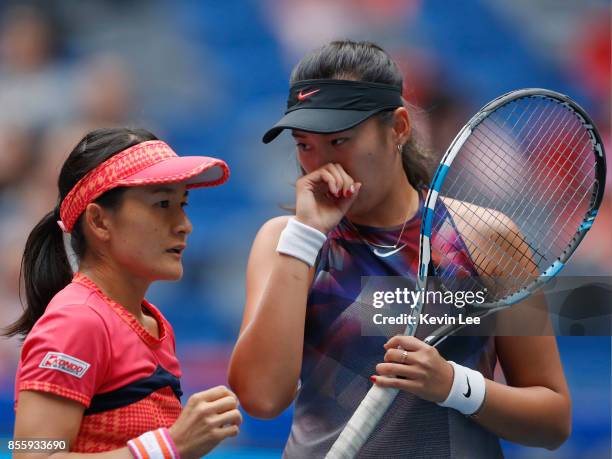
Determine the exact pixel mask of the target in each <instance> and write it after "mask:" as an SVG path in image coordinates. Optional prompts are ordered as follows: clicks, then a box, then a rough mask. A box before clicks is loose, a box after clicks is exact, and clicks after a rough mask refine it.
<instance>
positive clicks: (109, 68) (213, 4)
mask: <svg viewBox="0 0 612 459" xmlns="http://www.w3.org/2000/svg"><path fill="white" fill-rule="evenodd" d="M0 24H1V25H0V146H1V148H0V250H1V251H2V253H3V258H2V260H0V274H1V278H0V298H1V299H2V308H1V311H0V323H2V324H3V325H4V324H6V323H8V322H9V321H11V320H13V319H15V318H16V317H17V314H18V313H19V308H20V307H19V301H18V296H17V276H18V268H19V265H18V263H19V256H20V250H22V247H23V244H24V241H25V237H26V235H27V232H28V231H29V228H31V227H32V226H33V225H34V224H35V223H36V221H37V220H38V219H39V218H40V217H41V216H42V215H43V214H44V213H45V212H47V211H48V210H49V209H51V207H52V206H53V204H54V199H55V198H54V197H55V195H56V191H55V189H54V187H55V183H54V180H55V179H56V176H57V171H58V167H59V164H61V162H62V160H63V158H64V157H65V156H66V155H67V153H68V151H69V150H70V148H71V146H72V145H74V144H75V143H76V142H77V140H78V139H79V138H80V136H81V135H82V134H83V133H84V132H86V131H87V130H88V129H91V128H92V127H96V126H100V125H109V124H129V125H132V126H143V127H147V128H149V129H150V130H152V131H153V132H155V133H156V134H157V135H158V136H159V137H161V138H163V139H165V140H166V141H168V142H169V143H170V144H171V145H172V146H173V147H174V148H175V149H176V150H177V151H178V152H179V154H197V153H201V154H210V155H213V156H217V155H218V156H220V157H222V158H224V159H226V160H227V162H228V163H229V164H230V167H231V169H232V177H231V180H230V182H229V183H228V184H227V185H226V186H223V187H220V188H217V189H211V190H205V191H202V192H198V193H194V194H193V196H192V199H191V201H190V206H189V213H190V216H191V218H192V220H193V222H194V227H195V231H194V233H193V234H192V235H191V237H190V240H189V247H188V250H187V253H186V256H185V276H184V278H183V280H182V281H181V282H179V283H165V284H158V285H155V286H154V287H153V288H152V289H151V291H150V293H149V295H148V296H149V299H150V300H151V301H152V302H153V303H155V304H156V305H158V306H159V307H160V308H161V309H162V310H163V311H164V313H165V314H166V315H167V317H168V318H169V320H170V321H171V322H172V324H173V326H174V328H175V331H176V334H177V338H178V353H179V357H180V359H181V361H182V365H183V373H184V379H183V386H184V390H185V392H186V396H188V395H189V394H190V393H193V392H196V391H199V390H202V389H205V388H208V387H210V386H213V385H216V384H223V383H225V382H226V369H227V361H228V358H229V355H230V352H231V348H232V344H233V342H234V340H235V338H236V336H237V333H238V328H239V324H240V320H241V313H242V307H243V301H244V270H245V266H246V260H247V256H248V251H249V247H250V243H251V241H252V240H253V237H254V236H255V233H256V231H257V229H258V228H259V227H260V225H261V224H262V223H263V222H264V221H265V220H266V219H268V218H270V217H272V216H275V215H278V214H279V213H281V212H282V211H281V209H280V207H279V205H280V204H283V203H287V202H291V200H292V196H293V189H292V183H293V182H294V181H295V178H296V176H297V166H296V163H295V159H294V155H293V149H292V145H291V142H290V140H289V139H288V138H287V137H286V136H284V137H283V138H281V140H280V141H279V142H276V143H274V144H272V145H270V146H264V145H262V144H261V142H260V138H261V135H262V133H263V132H264V131H265V129H266V128H267V127H268V126H269V125H271V124H272V123H274V122H275V121H276V119H277V118H278V116H279V115H280V114H281V113H282V111H283V109H284V104H285V100H286V90H287V79H288V75H289V72H290V70H291V68H292V66H293V65H294V64H295V63H296V62H297V60H299V58H300V56H301V55H302V54H303V53H304V52H305V51H307V50H309V49H311V48H313V47H316V46H318V45H320V44H323V43H325V42H326V41H328V40H330V39H333V38H352V39H368V40H373V41H376V42H378V43H380V44H381V45H382V46H383V47H385V48H386V49H387V50H389V51H390V52H391V53H392V54H393V55H394V57H395V58H396V59H397V60H398V62H400V64H401V66H402V69H403V70H405V73H406V96H407V97H408V99H409V100H410V101H411V102H413V103H415V104H416V105H418V106H419V107H421V109H422V110H420V111H418V114H417V115H416V117H417V126H418V127H419V131H420V132H421V135H422V137H423V138H424V139H425V141H426V142H427V143H428V144H429V146H430V147H431V148H432V150H433V151H434V152H435V153H436V154H441V153H442V152H443V150H444V148H445V146H446V145H448V143H449V142H450V140H451V139H452V137H453V136H454V134H455V133H456V132H457V130H458V129H459V128H460V127H461V126H462V124H463V123H464V122H465V121H466V120H467V119H468V118H469V116H470V115H471V113H472V112H473V111H474V110H476V109H477V108H478V107H479V106H481V105H483V104H484V103H485V102H487V101H488V100H490V99H492V98H493V97H495V96H497V95H499V94H501V93H503V92H506V91H508V90H511V89H515V88H519V87H545V88H550V89H555V90H557V91H560V92H564V93H567V94H570V95H572V96H573V97H574V98H575V99H576V100H578V102H579V103H580V104H582V105H583V106H584V107H585V108H586V109H587V111H589V113H591V114H592V116H593V117H594V119H595V121H596V123H597V124H598V125H599V126H600V128H601V130H602V133H603V137H604V140H605V142H606V146H607V147H608V151H610V150H611V149H610V128H609V126H610V2H609V1H606V0H582V1H581V0H559V1H555V2H553V1H550V0H533V1H529V0H516V1H513V2H507V1H505V0H466V1H461V2H452V1H451V2H448V1H441V0H429V1H425V0H405V1H403V0H378V1H376V0H353V1H349V0H338V1H325V0H288V1H280V0H279V1H275V0H262V1H256V0H224V1H222V2H217V1H212V0H210V1H196V0H187V1H176V2H170V1H162V0H156V1H145V0H142V1H119V0H108V1H90V2H78V1H77V0H65V1H38V2H37V1H28V2H24V1H19V2H17V1H15V2H11V1H6V0H5V1H3V2H1V3H0ZM611 175H612V174H610V173H609V174H608V176H611ZM608 185H610V184H608ZM610 188H611V187H610V186H609V188H608V189H610ZM611 213H612V212H611V209H610V193H608V194H607V200H606V204H605V205H604V209H603V210H602V216H601V218H600V219H599V221H598V222H597V224H596V225H595V226H594V228H593V231H592V233H591V235H590V236H589V239H588V240H587V241H586V242H585V244H584V245H583V247H581V249H580V252H579V253H578V254H577V256H576V258H575V260H573V261H572V264H571V266H570V267H568V269H569V270H570V272H571V273H572V274H576V275H585V276H586V275H608V276H609V275H610V274H612V266H611V261H610V260H612V241H611V239H612V236H611V230H610V229H611V228H612V216H611ZM558 343H559V347H560V351H561V356H562V360H563V365H564V368H565V372H566V376H567V379H568V382H569V385H570V389H571V392H572V397H573V402H574V411H573V433H572V436H571V438H570V439H569V440H568V441H567V443H566V444H565V445H564V446H563V447H562V448H561V449H559V450H558V451H555V452H547V451H544V450H536V449H531V448H524V447H519V446H516V445H511V444H505V445H504V448H505V451H506V454H507V457H510V458H548V457H555V458H574V457H581V458H598V457H609V454H610V432H611V425H610V405H611V400H610V388H611V381H610V374H611V366H610V361H611V356H610V347H611V346H610V344H611V343H610V337H560V338H558ZM18 344H19V343H18V342H17V341H16V340H2V341H1V342H0V359H1V360H0V438H2V437H4V438H10V437H11V435H12V426H13V420H14V417H13V408H12V403H13V383H14V373H15V368H16V362H17V359H18V355H19V354H18V352H19V349H18ZM186 396H185V397H186ZM185 399H186V398H185ZM290 420H291V410H290V409H289V410H287V412H285V413H284V414H282V415H281V416H280V417H279V418H277V419H275V420H272V421H258V420H255V419H252V418H249V417H246V420H245V423H244V426H243V428H242V432H241V435H240V436H239V437H238V438H236V439H234V440H232V441H230V442H227V443H226V444H224V446H223V447H221V448H219V449H218V450H215V451H214V452H213V454H211V457H217V458H221V457H232V458H240V457H261V458H264V457H265V458H267V457H279V456H280V454H281V451H282V447H283V445H284V442H285V440H286V437H287V434H288V429H289V424H290ZM1 454H2V453H0V455H1Z"/></svg>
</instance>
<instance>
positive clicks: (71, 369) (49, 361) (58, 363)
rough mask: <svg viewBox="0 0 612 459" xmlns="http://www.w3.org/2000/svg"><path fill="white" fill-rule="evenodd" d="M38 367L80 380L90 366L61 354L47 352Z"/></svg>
mask: <svg viewBox="0 0 612 459" xmlns="http://www.w3.org/2000/svg"><path fill="white" fill-rule="evenodd" d="M38 366H39V367H40V368H48V369H50V370H58V371H63V372H64V373H68V374H69V375H72V376H76V377H77V378H82V377H83V375H84V374H85V372H86V371H87V370H88V369H89V367H90V366H91V365H90V364H88V363H87V362H83V361H82V360H79V359H77V358H74V357H72V356H70V355H67V354H62V353H61V352H47V355H45V358H44V359H43V360H42V362H41V363H40V365H38Z"/></svg>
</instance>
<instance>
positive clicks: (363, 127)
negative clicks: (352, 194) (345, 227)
mask: <svg viewBox="0 0 612 459" xmlns="http://www.w3.org/2000/svg"><path fill="white" fill-rule="evenodd" d="M292 135H293V137H294V139H295V142H296V148H297V155H298V160H299V162H300V165H301V166H302V168H303V169H304V171H305V172H306V173H307V174H308V173H310V172H312V171H314V170H316V169H318V168H320V167H322V166H324V165H325V164H327V163H330V162H333V163H338V164H340V165H341V166H342V167H343V169H344V170H345V171H346V172H347V174H348V175H350V176H351V177H352V178H353V180H355V181H356V182H361V183H362V188H361V191H360V192H359V197H358V198H357V200H356V201H355V203H354V204H353V206H352V208H351V213H357V212H360V211H367V209H368V208H370V207H371V206H373V205H376V204H377V203H378V202H379V201H380V200H381V199H383V197H384V196H386V193H387V192H388V190H389V187H391V186H392V185H393V184H394V183H395V178H396V177H397V176H398V172H399V174H400V177H401V174H403V170H402V167H401V156H400V155H399V153H398V151H397V149H396V148H397V147H395V146H394V143H393V129H392V127H390V126H385V125H384V124H382V123H381V122H380V121H379V120H378V119H376V117H373V118H370V119H368V120H366V121H364V122H363V123H361V124H359V125H358V126H356V127H354V128H352V129H348V130H346V131H342V132H338V133H334V134H315V133H310V132H305V131H299V130H293V131H292Z"/></svg>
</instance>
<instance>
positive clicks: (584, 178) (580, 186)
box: [501, 130, 592, 235]
mask: <svg viewBox="0 0 612 459" xmlns="http://www.w3.org/2000/svg"><path fill="white" fill-rule="evenodd" d="M582 133H583V134H584V135H587V136H588V133H586V131H584V130H582ZM589 145H590V138H589V139H588V142H584V143H583V148H582V150H581V151H580V155H583V153H584V150H585V148H586V147H587V146H589ZM550 158H551V156H548V162H547V163H546V164H545V166H546V174H547V175H546V176H545V177H544V179H543V180H542V182H544V183H546V182H548V183H553V182H550V181H549V179H551V178H553V175H552V174H554V172H550V171H554V168H553V167H550V166H552V165H553V163H552V160H551V159H550ZM568 158H569V155H568V156H566V157H563V159H562V161H561V162H558V163H557V164H558V165H559V164H561V165H562V166H563V165H565V164H570V165H573V166H575V165H576V161H570V160H569V159H568ZM573 169H574V170H576V168H575V167H574V168H573ZM581 175H582V180H581V182H580V183H578V184H577V186H576V184H575V183H574V182H575V180H574V178H573V177H570V179H571V183H570V184H569V185H570V186H569V189H572V188H574V189H575V191H574V193H573V194H572V196H571V197H570V198H569V199H568V198H567V197H566V199H565V200H564V201H565V202H566V203H567V204H566V206H565V207H569V205H570V204H572V203H574V198H575V196H576V195H577V194H578V192H579V190H580V189H583V190H584V192H585V193H586V194H588V193H589V192H590V189H589V188H588V187H583V185H584V184H585V183H587V182H588V181H590V180H592V177H589V176H588V175H587V174H581ZM587 184H588V183H587ZM560 187H561V182H560V183H559V184H558V186H557V188H556V189H555V190H553V191H552V193H549V194H550V195H552V196H554V195H556V193H557V192H558V191H559V189H560ZM549 188H550V187H549ZM522 191H524V190H520V192H522ZM537 191H538V193H537V194H536V196H537V195H540V196H544V195H545V194H546V192H548V191H550V190H549V189H538V190H537ZM520 192H519V194H520ZM560 202H563V201H561V200H553V199H552V197H549V199H548V201H547V202H546V203H543V208H544V209H546V208H547V206H548V205H549V204H550V203H552V204H553V207H552V208H551V209H550V212H549V215H548V216H547V217H546V218H545V221H547V220H548V219H549V218H550V216H552V214H553V213H554V210H555V206H556V205H558V204H559V203H560ZM581 202H584V201H583V200H579V201H578V202H576V203H575V204H580V203H581ZM525 208H526V209H529V207H525ZM534 209H535V206H532V207H531V211H530V212H533V211H534ZM564 210H566V209H563V210H562V211H564ZM501 211H502V212H503V211H504V209H501ZM557 221H558V219H557ZM542 226H544V225H542ZM572 235H573V233H572Z"/></svg>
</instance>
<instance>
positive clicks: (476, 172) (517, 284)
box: [418, 88, 606, 310]
mask: <svg viewBox="0 0 612 459" xmlns="http://www.w3.org/2000/svg"><path fill="white" fill-rule="evenodd" d="M605 174H606V165H605V154H604V148H603V143H602V141H601V137H600V135H599V133H598V131H597V129H596V128H595V125H594V124H593V122H592V120H591V119H590V117H589V116H588V114H587V113H586V112H585V111H584V110H583V109H582V108H581V107H580V106H579V105H578V104H577V103H576V102H574V101H573V100H571V99H570V98H569V97H567V96H565V95H563V94H560V93H557V92H554V91H550V90H546V89H539V88H531V89H521V90H517V91H512V92H509V93H507V94H504V95H503V96H500V97H498V98H496V99H495V100H493V101H491V102H489V103H488V104H486V105H485V106H484V107H483V108H482V109H481V110H480V111H479V112H478V113H477V114H476V115H474V116H473V117H472V119H471V120H470V121H469V122H468V123H467V124H466V125H465V126H464V127H463V129H462V130H461V131H460V132H459V133H458V135H457V136H456V137H455V139H454V140H453V142H452V143H451V145H450V146H449V148H448V150H447V151H446V153H445V154H444V156H443V158H442V160H441V162H440V165H439V166H438V168H437V170H436V172H435V174H434V177H433V180H432V184H431V186H430V189H429V191H428V194H427V197H426V199H425V206H424V210H423V216H422V222H421V231H420V253H419V272H418V282H419V287H421V288H427V284H428V278H429V277H431V276H432V275H436V276H440V277H441V279H440V281H441V282H442V284H444V287H445V288H446V289H447V290H451V291H457V290H459V288H460V287H461V288H464V289H465V288H466V285H465V282H463V285H460V283H459V282H457V281H456V277H457V276H455V275H454V274H456V273H453V271H452V269H451V270H448V269H447V270H446V271H445V270H444V269H443V268H444V265H445V264H446V265H452V262H453V261H454V260H452V256H456V254H457V253H458V252H461V250H459V247H458V244H459V245H461V244H464V245H465V247H464V248H465V249H467V251H468V252H469V253H470V254H471V258H472V261H473V263H474V266H475V267H476V269H477V271H478V273H479V275H480V276H481V277H480V278H479V279H474V282H473V285H472V288H477V287H478V286H479V285H480V288H482V285H483V282H481V281H484V284H486V280H487V279H486V278H487V276H489V275H491V274H492V273H491V272H488V271H489V269H488V268H489V267H488V266H486V265H494V264H495V263H497V264H498V265H502V266H503V267H504V268H505V270H504V271H503V272H504V273H505V274H504V276H506V277H507V278H508V279H511V280H512V282H510V280H508V279H506V281H504V282H507V283H508V284H509V285H505V286H504V288H498V287H496V288H495V289H493V290H492V291H489V293H488V295H487V301H486V303H484V304H482V305H479V308H481V309H490V310H492V309H498V308H500V307H503V306H509V305H511V304H514V303H517V302H519V301H521V300H522V299H524V298H526V297H527V296H529V295H530V294H531V293H533V292H534V291H535V290H537V289H538V288H539V287H540V286H541V285H543V284H544V283H545V282H546V281H547V280H548V279H550V278H551V277H553V276H554V275H556V274H557V273H558V272H559V271H560V270H561V269H562V268H563V266H564V265H565V263H566V262H567V260H568V259H569V258H570V256H571V255H572V254H573V253H574V251H575V250H576V248H577V247H578V245H579V244H580V242H581V241H582V239H583V238H584V236H585V234H586V233H587V231H588V230H589V228H590V227H591V225H592V224H593V221H594V219H595V216H596V215H597V211H598V209H599V206H600V204H601V201H602V198H603V193H604V185H605V179H606V177H605ZM444 225H446V226H447V227H449V226H450V227H454V229H455V230H456V232H457V233H459V234H460V235H461V239H462V241H459V242H458V241H457V240H450V238H447V237H445V232H444V228H445V226H444ZM491 229H492V231H491ZM483 232H485V233H487V232H488V236H487V237H483V235H482V234H481V233H483ZM492 235H494V236H492ZM494 239H495V240H494ZM449 254H450V255H449ZM497 274H499V273H497ZM459 277H460V276H459Z"/></svg>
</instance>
